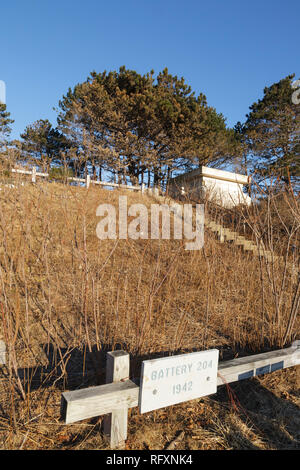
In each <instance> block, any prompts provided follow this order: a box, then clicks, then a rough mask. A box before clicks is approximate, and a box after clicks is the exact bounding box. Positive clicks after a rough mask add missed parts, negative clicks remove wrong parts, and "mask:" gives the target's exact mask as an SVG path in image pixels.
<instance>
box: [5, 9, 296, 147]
mask: <svg viewBox="0 0 300 470" xmlns="http://www.w3.org/2000/svg"><path fill="white" fill-rule="evenodd" d="M299 18H300V2H299V0H286V1H283V0H248V1H243V0H239V1H237V0H209V1H201V0H185V1H183V0H182V1H179V0H139V1H137V0H126V1H125V0H110V1H102V0H10V1H6V0H2V1H1V5H0V52H1V55H0V80H4V81H5V83H6V92H7V109H8V110H9V111H10V112H11V116H12V118H13V119H15V124H14V126H13V137H14V138H18V137H19V134H20V132H22V131H23V130H24V128H25V127H26V125H28V124H30V123H32V122H34V121H35V120H37V119H46V118H47V119H49V120H50V121H51V122H52V124H53V125H56V113H55V111H53V107H57V105H58V101H59V99H60V98H61V97H62V96H63V94H64V93H66V91H67V90H68V88H69V87H73V86H74V85H75V84H76V83H79V82H82V81H84V80H85V79H86V78H87V76H88V75H89V73H90V72H91V71H92V70H95V71H97V72H102V71H103V70H118V69H119V67H120V66H121V65H125V66H126V67H127V68H130V69H134V70H136V71H138V72H139V73H146V72H148V71H150V70H151V69H154V71H155V72H156V73H158V72H159V71H161V70H162V69H163V68H164V67H168V69H169V71H170V73H172V74H174V75H178V76H179V77H182V76H183V77H184V78H185V79H186V82H187V83H188V84H190V85H191V87H192V89H193V90H194V91H195V92H196V94H198V93H200V92H203V93H204V94H205V95H206V96H207V100H208V104H209V105H211V106H214V107H215V108H216V110H217V111H218V112H221V113H223V115H224V116H225V117H226V118H227V124H228V125H229V126H233V125H234V124H235V123H236V122H237V121H239V120H240V121H243V120H244V118H245V115H246V113H247V112H248V109H249V106H250V105H251V104H252V103H253V102H254V101H255V100H257V99H258V98H260V97H262V94H263V88H264V87H265V86H269V85H271V84H272V83H274V82H276V81H279V80H280V79H281V78H283V77H285V76H286V75H288V74H291V73H295V74H296V78H299V77H300V60H299V59H300V57H299V56H300V40H299V31H300V25H299Z"/></svg>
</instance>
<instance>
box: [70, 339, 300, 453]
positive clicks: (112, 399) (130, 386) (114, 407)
mask: <svg viewBox="0 0 300 470" xmlns="http://www.w3.org/2000/svg"><path fill="white" fill-rule="evenodd" d="M299 365H300V340H297V341H295V342H294V343H293V344H292V346H291V347H289V348H286V349H280V350H278V351H272V352H267V353H262V354H256V355H254V356H248V357H242V358H237V359H233V360H230V361H224V362H222V363H220V364H219V367H218V378H217V385H218V386H221V385H224V384H228V383H231V382H236V381H239V380H245V379H249V378H252V377H256V376H259V375H262V374H268V373H271V372H275V371H277V370H280V369H286V368H288V367H294V366H298V368H297V371H298V372H299ZM117 370H119V371H120V375H119V377H118V376H117V375H115V373H114V372H112V371H117ZM128 371H129V355H128V354H127V353H126V352H124V351H116V352H114V353H112V352H111V353H108V361H107V371H106V373H107V377H108V381H109V382H112V383H107V384H105V385H99V386H96V387H89V388H86V389H81V390H74V391H69V392H64V393H63V394H62V399H61V416H62V419H63V420H64V421H65V423H66V424H69V423H74V422H76V421H80V420H83V419H87V418H92V417H95V416H101V415H105V414H108V413H110V414H111V418H110V421H109V425H108V426H107V425H106V428H105V432H106V434H108V435H109V436H110V446H111V448H122V447H123V446H124V442H125V440H126V438H127V411H128V408H132V407H136V406H139V397H140V387H139V384H138V383H137V382H135V381H133V380H130V379H129V378H128V375H129V372H128ZM126 375H127V378H126V377H125V376H126ZM114 377H115V378H114ZM298 380H299V373H298ZM299 385H300V383H299ZM109 428H110V429H109Z"/></svg>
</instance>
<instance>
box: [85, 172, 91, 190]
mask: <svg viewBox="0 0 300 470" xmlns="http://www.w3.org/2000/svg"><path fill="white" fill-rule="evenodd" d="M90 184H91V176H90V175H86V189H89V187H90Z"/></svg>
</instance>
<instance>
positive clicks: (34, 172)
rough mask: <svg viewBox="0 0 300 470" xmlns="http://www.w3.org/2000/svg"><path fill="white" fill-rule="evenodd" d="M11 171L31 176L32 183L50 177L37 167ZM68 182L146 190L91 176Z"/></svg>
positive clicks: (71, 179) (74, 178)
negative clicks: (38, 177)
mask: <svg viewBox="0 0 300 470" xmlns="http://www.w3.org/2000/svg"><path fill="white" fill-rule="evenodd" d="M11 171H12V173H18V174H21V175H31V181H32V183H36V177H37V176H40V177H44V178H48V177H49V173H41V172H38V171H37V170H36V167H33V169H32V170H22V169H19V168H13V169H12V170H11ZM67 181H75V182H77V183H85V185H86V187H87V188H89V187H90V185H91V184H96V185H100V186H109V187H113V188H121V189H131V190H134V191H142V192H144V190H145V185H144V184H142V185H141V186H131V185H128V184H118V183H110V182H109V181H96V180H92V179H91V176H90V175H87V176H86V178H77V177H75V176H70V177H67Z"/></svg>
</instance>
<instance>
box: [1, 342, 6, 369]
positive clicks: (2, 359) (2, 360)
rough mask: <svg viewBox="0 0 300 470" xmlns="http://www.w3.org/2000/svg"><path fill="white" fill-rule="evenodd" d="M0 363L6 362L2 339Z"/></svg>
mask: <svg viewBox="0 0 300 470" xmlns="http://www.w3.org/2000/svg"><path fill="white" fill-rule="evenodd" d="M0 364H6V346H5V343H4V341H2V340H0Z"/></svg>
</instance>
